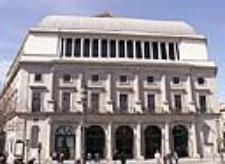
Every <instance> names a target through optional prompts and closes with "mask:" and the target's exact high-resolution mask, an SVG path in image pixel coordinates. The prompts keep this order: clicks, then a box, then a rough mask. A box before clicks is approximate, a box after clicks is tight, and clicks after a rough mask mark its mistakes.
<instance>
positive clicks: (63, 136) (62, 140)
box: [55, 126, 75, 159]
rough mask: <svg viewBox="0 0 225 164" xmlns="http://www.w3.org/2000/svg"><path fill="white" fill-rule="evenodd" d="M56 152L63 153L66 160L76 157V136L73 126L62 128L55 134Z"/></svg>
mask: <svg viewBox="0 0 225 164" xmlns="http://www.w3.org/2000/svg"><path fill="white" fill-rule="evenodd" d="M55 152H56V153H63V154H64V157H65V159H73V158H74V156H75V134H74V130H73V128H72V127H71V126H60V127H58V128H57V129H56V133H55Z"/></svg>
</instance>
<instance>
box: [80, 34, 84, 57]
mask: <svg viewBox="0 0 225 164" xmlns="http://www.w3.org/2000/svg"><path fill="white" fill-rule="evenodd" d="M80 56H81V57H84V38H80Z"/></svg>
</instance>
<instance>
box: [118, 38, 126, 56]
mask: <svg viewBox="0 0 225 164" xmlns="http://www.w3.org/2000/svg"><path fill="white" fill-rule="evenodd" d="M119 57H120V58H124V57H125V44H124V41H123V40H120V41H119Z"/></svg>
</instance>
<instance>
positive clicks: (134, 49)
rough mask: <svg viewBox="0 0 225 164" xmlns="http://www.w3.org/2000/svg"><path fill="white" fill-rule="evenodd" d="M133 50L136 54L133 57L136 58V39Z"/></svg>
mask: <svg viewBox="0 0 225 164" xmlns="http://www.w3.org/2000/svg"><path fill="white" fill-rule="evenodd" d="M133 52H134V53H133V55H134V56H133V58H134V59H136V41H135V40H133Z"/></svg>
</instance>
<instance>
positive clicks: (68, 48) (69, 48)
mask: <svg viewBox="0 0 225 164" xmlns="http://www.w3.org/2000/svg"><path fill="white" fill-rule="evenodd" d="M65 56H66V57H71V56H72V39H71V38H69V39H66V53H65Z"/></svg>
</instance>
